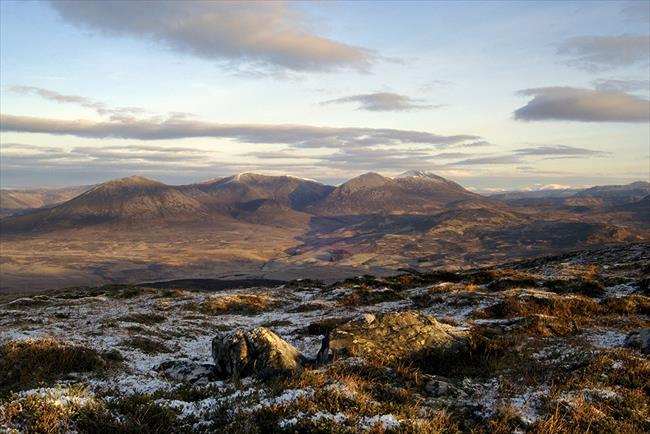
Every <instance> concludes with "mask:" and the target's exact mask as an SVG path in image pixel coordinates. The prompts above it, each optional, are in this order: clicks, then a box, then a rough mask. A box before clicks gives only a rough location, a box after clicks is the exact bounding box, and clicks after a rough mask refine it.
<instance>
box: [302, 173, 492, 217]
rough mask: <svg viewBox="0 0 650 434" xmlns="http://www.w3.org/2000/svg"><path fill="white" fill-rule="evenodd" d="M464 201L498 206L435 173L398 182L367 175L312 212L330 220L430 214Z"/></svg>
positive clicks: (347, 184) (407, 176)
mask: <svg viewBox="0 0 650 434" xmlns="http://www.w3.org/2000/svg"><path fill="white" fill-rule="evenodd" d="M463 201H474V202H476V203H477V204H479V205H483V206H494V205H495V203H496V202H495V201H490V200H489V199H487V198H485V197H483V196H480V195H478V194H475V193H472V192H470V191H468V190H465V189H464V188H463V187H461V186H460V185H458V184H456V183H455V182H452V181H449V180H447V179H445V178H442V177H440V176H437V175H434V174H432V173H426V172H406V173H404V174H402V175H399V176H397V177H394V178H389V177H385V176H382V175H379V174H377V173H365V174H363V175H361V176H358V177H356V178H353V179H351V180H349V181H347V182H345V183H344V184H342V185H340V186H339V187H336V188H335V189H334V190H332V191H331V192H330V193H329V194H328V195H327V196H326V197H325V198H324V199H323V200H322V201H320V202H318V203H316V204H314V205H313V206H311V207H310V208H309V211H311V212H312V213H314V214H317V215H330V216H334V215H359V214H409V213H415V214H426V213H431V212H440V211H442V210H444V209H445V208H446V207H448V206H450V205H452V204H456V203H460V202H463Z"/></svg>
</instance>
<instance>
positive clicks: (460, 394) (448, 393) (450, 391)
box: [424, 376, 467, 399]
mask: <svg viewBox="0 0 650 434" xmlns="http://www.w3.org/2000/svg"><path fill="white" fill-rule="evenodd" d="M424 390H425V391H426V392H427V393H428V394H429V395H431V396H432V397H434V398H445V397H448V398H461V399H464V398H467V393H465V392H464V391H463V390H462V389H459V388H458V387H456V386H454V385H453V384H451V383H449V382H448V381H446V378H445V379H443V378H442V377H436V376H432V378H431V380H429V381H428V382H427V383H426V384H425V385H424Z"/></svg>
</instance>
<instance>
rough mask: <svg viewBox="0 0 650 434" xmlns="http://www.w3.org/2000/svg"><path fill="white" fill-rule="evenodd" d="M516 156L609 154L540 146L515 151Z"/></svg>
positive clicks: (589, 150) (588, 150) (597, 155)
mask: <svg viewBox="0 0 650 434" xmlns="http://www.w3.org/2000/svg"><path fill="white" fill-rule="evenodd" d="M514 153H515V154H516V155H529V156H540V157H602V156H605V155H608V154H609V152H602V151H595V150H593V149H587V148H579V147H575V146H567V145H542V146H532V147H528V148H519V149H515V150H514Z"/></svg>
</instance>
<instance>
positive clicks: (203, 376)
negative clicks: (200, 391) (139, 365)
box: [154, 360, 217, 384]
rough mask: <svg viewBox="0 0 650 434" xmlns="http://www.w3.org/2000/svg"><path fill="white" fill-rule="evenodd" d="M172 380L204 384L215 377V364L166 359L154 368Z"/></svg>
mask: <svg viewBox="0 0 650 434" xmlns="http://www.w3.org/2000/svg"><path fill="white" fill-rule="evenodd" d="M154 370H155V371H158V372H160V373H161V374H162V375H164V376H165V377H167V378H168V379H170V380H173V381H180V382H188V383H192V384H205V383H208V382H210V381H214V380H216V379H217V372H216V370H215V366H214V365H211V364H208V363H197V362H193V361H191V360H167V361H165V362H162V363H161V364H160V365H158V366H156V367H155V368H154Z"/></svg>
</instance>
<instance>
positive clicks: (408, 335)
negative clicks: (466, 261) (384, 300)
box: [318, 311, 467, 362]
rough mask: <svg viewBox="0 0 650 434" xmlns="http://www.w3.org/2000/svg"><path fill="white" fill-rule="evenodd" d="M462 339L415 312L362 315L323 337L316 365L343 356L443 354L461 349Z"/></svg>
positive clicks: (460, 334)
mask: <svg viewBox="0 0 650 434" xmlns="http://www.w3.org/2000/svg"><path fill="white" fill-rule="evenodd" d="M466 338H467V332H466V331H463V330H459V329H457V328H456V327H453V326H450V325H447V324H442V323H440V322H438V321H436V319H435V318H433V317H432V316H429V315H423V314H421V313H419V312H414V311H405V312H392V313H384V314H376V315H370V314H366V315H363V316H361V317H360V318H358V319H355V320H352V321H350V322H348V323H345V324H343V325H341V326H339V327H336V328H335V329H334V330H332V331H331V332H330V333H329V334H328V335H327V336H325V338H324V339H323V343H322V345H321V349H320V351H319V352H318V361H320V362H325V361H327V360H330V359H336V358H339V357H346V356H361V357H380V358H381V359H383V360H386V359H390V360H398V359H406V358H408V357H409V356H412V355H415V354H416V353H420V352H422V351H427V352H428V351H433V352H439V353H443V352H447V351H455V350H458V349H461V348H465V347H466V345H467V339H466Z"/></svg>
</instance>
